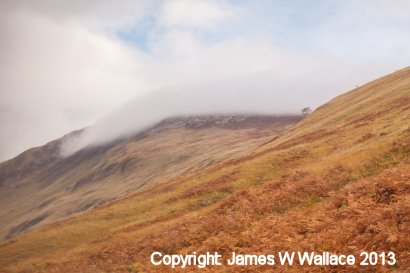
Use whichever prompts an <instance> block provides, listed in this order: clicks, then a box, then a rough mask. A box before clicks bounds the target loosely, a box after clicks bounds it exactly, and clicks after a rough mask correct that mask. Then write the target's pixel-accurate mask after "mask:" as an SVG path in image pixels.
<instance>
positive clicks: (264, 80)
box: [0, 0, 410, 160]
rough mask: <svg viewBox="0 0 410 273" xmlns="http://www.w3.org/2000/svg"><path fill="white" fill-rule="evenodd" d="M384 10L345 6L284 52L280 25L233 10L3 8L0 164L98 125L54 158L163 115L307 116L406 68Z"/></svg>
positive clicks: (403, 20)
mask: <svg viewBox="0 0 410 273" xmlns="http://www.w3.org/2000/svg"><path fill="white" fill-rule="evenodd" d="M388 2H390V1H388ZM388 2H386V1H377V3H375V2H374V1H371V2H366V1H362V2H360V5H359V4H356V2H349V3H350V4H347V7H345V9H341V11H340V13H337V12H336V11H334V12H336V14H331V15H329V16H328V18H327V19H326V20H325V22H321V23H318V25H317V26H315V27H311V28H309V32H306V33H303V31H305V29H302V27H301V30H300V37H301V38H300V39H296V41H297V43H299V44H292V46H288V45H286V43H283V42H280V41H281V40H284V39H285V40H286V39H289V37H287V35H288V36H290V35H291V34H290V30H289V33H288V32H287V31H286V30H287V27H288V26H287V24H289V23H283V22H282V21H281V20H279V21H277V22H276V21H274V20H275V18H276V17H277V16H276V17H275V16H272V18H273V19H271V17H269V18H268V19H267V18H266V17H263V16H262V15H261V14H257V13H255V11H252V9H251V8H249V7H247V6H244V5H234V4H233V3H235V2H228V1H212V0H196V1H189V0H168V1H126V0H124V1H115V2H114V1H108V0H107V1H96V0H88V1H49V0H40V1H28V0H27V1H2V2H1V4H0V10H1V11H0V59H1V62H0V126H1V131H0V160H2V159H3V160H4V159H7V158H10V157H12V156H15V155H16V154H17V153H19V152H21V151H23V150H24V149H27V148H29V147H32V146H34V145H41V144H43V143H45V142H47V141H49V140H51V139H53V138H57V137H60V136H61V135H63V134H65V133H67V132H69V131H72V130H74V129H78V128H82V127H85V126H88V125H90V124H94V123H95V122H97V121H98V122H97V124H96V125H95V126H93V127H91V129H89V130H88V131H87V134H86V135H85V136H84V138H82V139H80V140H78V142H76V143H72V145H71V146H67V147H66V149H65V152H66V153H70V152H73V151H75V150H76V149H78V148H81V147H83V146H84V145H88V144H91V143H103V142H105V141H109V140H112V139H113V138H115V137H117V136H119V135H126V134H130V133H133V132H135V131H137V130H139V129H141V128H144V127H146V126H149V125H151V124H152V123H153V122H156V121H159V120H160V119H162V118H165V117H167V116H170V115H177V114H201V113H222V112H224V113H226V112H236V113H237V112H258V113H273V114H275V113H289V112H297V111H298V110H299V109H301V108H302V107H304V106H307V105H309V106H313V107H315V106H318V105H319V104H321V103H323V102H325V101H326V100H328V99H329V98H331V97H333V96H335V95H337V94H339V93H341V92H343V91H347V90H349V89H351V88H354V87H355V85H359V84H362V83H364V82H366V81H368V80H371V79H373V78H375V77H377V76H381V75H383V74H385V73H388V72H391V71H393V70H395V69H397V68H400V67H402V66H406V65H408V63H407V62H408V61H409V60H410V56H409V53H406V52H404V51H403V50H400V49H403V48H408V46H410V38H408V37H410V35H408V36H406V35H405V34H406V32H408V28H406V26H407V25H408V24H409V22H410V20H409V19H410V18H409V16H406V14H405V13H403V12H401V9H397V8H395V7H392V5H389V4H387V3H388ZM268 3H272V2H269V1H268ZM352 3H354V4H352ZM385 5H388V6H389V7H390V8H385V7H383V6H385ZM301 9H303V7H302V8H301ZM381 9H383V10H387V11H389V12H388V14H386V13H380V10H381ZM361 10H366V12H365V13H361V12H360V11H361ZM275 11H276V10H275V9H273V8H272V11H271V12H272V13H273V14H274V13H275ZM300 12H303V11H300ZM281 15H282V17H283V16H285V15H283V14H281ZM281 19H283V18H281ZM292 19H293V18H292ZM258 20H259V21H258ZM266 20H273V22H267V21H266ZM295 20H296V18H295ZM396 20H397V21H398V22H396ZM255 22H256V23H255ZM351 22H355V28H354V29H352V23H351ZM268 23H272V24H274V25H275V28H274V29H275V30H277V29H282V32H283V33H285V35H284V34H281V35H282V36H280V35H279V34H277V33H276V32H275V31H273V30H271V29H270V28H269V27H268V26H269V24H268ZM251 26H253V28H254V29H253V28H252V27H251ZM255 26H257V27H255ZM371 26H377V27H378V29H379V30H380V32H377V31H376V33H375V31H374V30H372V29H371ZM145 27H146V28H147V29H144V28H145ZM249 27H250V28H251V29H248V28H249ZM349 29H350V30H349ZM283 30H285V31H283ZM118 31H125V32H126V33H128V34H127V35H128V36H127V37H126V39H123V38H122V39H119V38H117V37H118V36H117V35H116V33H118ZM293 31H294V30H293ZM306 31H307V30H306ZM296 34H299V33H296ZM363 34H366V36H365V37H366V41H365V42H366V43H359V42H355V39H356V37H362V36H363ZM138 35H140V36H143V37H142V38H141V37H139V36H138ZM277 35H279V36H277ZM283 35H284V36H283ZM292 35H295V33H293V34H292ZM308 35H310V36H311V40H305V39H308V38H307V36H308ZM136 37H137V38H138V39H137V38H136ZM302 37H303V38H302ZM380 37H388V40H385V39H381V38H380ZM133 39H135V41H134V40H133ZM292 39H294V37H292ZM292 41H293V40H292ZM359 41H360V39H359ZM305 43H306V48H304V46H303V45H304V44H305ZM141 44H144V45H145V47H147V49H144V48H143V46H141ZM361 44H364V45H363V46H361ZM372 44H374V48H376V49H371V48H368V49H367V47H368V46H369V45H372ZM312 45H313V47H312ZM362 52H368V54H367V55H366V54H361V53H362ZM362 55H363V57H361V56H362ZM125 103H127V104H126V105H125V106H122V105H123V104H125ZM109 113H112V114H110V115H109ZM107 115H108V117H106V118H103V117H104V116H107Z"/></svg>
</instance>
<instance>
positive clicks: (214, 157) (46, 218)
mask: <svg viewBox="0 0 410 273" xmlns="http://www.w3.org/2000/svg"><path fill="white" fill-rule="evenodd" d="M298 120H300V117H297V116H288V117H286V116H283V117H270V116H201V117H193V118H171V119H167V120H164V121H163V122H161V123H159V124H158V125H156V126H154V127H153V128H150V129H148V130H146V131H143V132H141V133H139V134H137V135H135V136H133V137H129V138H126V139H119V140H116V141H114V142H112V143H109V144H106V145H104V146H96V147H89V148H86V149H83V150H81V151H79V152H77V153H75V154H73V155H71V156H69V157H61V156H60V155H59V151H60V146H61V145H62V144H63V143H64V142H65V141H70V140H71V139H72V138H73V137H76V136H78V135H79V134H81V131H78V132H74V133H71V134H69V135H67V136H65V137H63V138H62V139H59V140H56V141H53V142H50V143H49V144H47V145H45V146H43V147H39V148H34V149H31V150H29V151H27V152H25V153H23V154H21V155H20V156H18V157H17V158H15V159H12V160H9V161H7V162H4V163H2V164H1V165H0V177H1V179H0V181H1V184H0V208H1V209H0V222H1V223H2V225H1V228H0V235H1V236H5V237H6V238H11V237H12V236H15V235H16V234H18V233H21V232H23V231H25V230H26V229H29V228H32V227H34V226H38V225H39V224H44V223H47V222H52V221H55V220H57V219H61V218H64V217H67V216H70V215H73V214H76V213H78V212H83V211H85V210H88V209H91V208H94V207H97V206H101V205H102V204H104V203H106V202H109V201H112V200H114V199H117V198H119V197H121V196H124V195H127V194H129V193H131V192H133V191H135V190H136V189H139V188H141V187H143V186H146V185H149V184H151V183H155V182H156V181H159V180H161V179H164V178H170V177H173V176H177V175H179V174H182V173H184V172H187V171H191V170H194V169H198V168H201V167H204V166H207V165H210V164H214V163H216V162H219V161H222V160H226V159H229V158H232V157H236V156H239V155H242V154H244V153H246V152H248V151H249V150H251V149H253V148H255V147H256V146H257V145H260V144H261V143H263V142H265V141H266V140H267V139H268V138H267V137H269V136H270V135H272V134H278V133H280V132H282V131H283V130H285V129H286V128H288V127H289V126H292V125H293V124H294V123H295V122H297V121H298Z"/></svg>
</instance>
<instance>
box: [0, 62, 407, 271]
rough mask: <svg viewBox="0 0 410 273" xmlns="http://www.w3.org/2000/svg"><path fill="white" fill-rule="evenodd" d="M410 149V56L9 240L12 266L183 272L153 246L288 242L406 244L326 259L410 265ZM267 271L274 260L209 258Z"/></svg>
mask: <svg viewBox="0 0 410 273" xmlns="http://www.w3.org/2000/svg"><path fill="white" fill-rule="evenodd" d="M409 153H410V69H409V68H406V69H403V70H400V71H397V72H395V73H393V74H391V75H388V76H385V77H383V78H380V79H378V80H376V81H373V82H371V83H369V84H366V85H364V86H362V87H359V88H357V89H355V90H353V91H351V92H348V93H346V94H343V95H341V96H339V97H337V98H335V99H333V100H332V101H330V102H328V103H326V104H325V105H323V106H321V107H320V108H318V109H317V110H316V111H315V112H313V113H312V114H311V115H310V116H308V117H307V118H306V119H304V120H303V121H302V122H300V123H299V124H297V125H296V126H295V127H293V128H292V129H291V130H289V131H287V132H285V133H284V134H281V135H279V136H276V137H273V138H271V139H270V140H268V141H266V142H265V143H264V144H262V145H260V146H259V147H258V148H257V149H256V150H255V151H254V152H253V153H251V154H248V155H244V156H241V157H238V158H235V159H230V160H224V161H223V162H220V163H217V164H214V165H211V166H208V167H204V168H201V169H198V170H195V171H192V172H188V173H185V174H182V175H180V176H178V177H175V178H173V179H170V180H164V181H162V182H160V183H158V184H156V185H152V186H149V187H147V188H145V189H142V190H140V191H138V192H136V193H135V194H133V195H132V196H129V197H127V198H125V199H122V200H119V201H117V202H114V203H112V204H111V205H109V206H105V207H102V208H99V209H95V210H92V211H90V212H87V213H84V214H82V215H78V216H75V217H72V218H69V219H66V220H63V221H59V222H57V223H53V224H50V225H47V226H44V227H42V228H39V229H37V230H34V231H32V232H28V233H26V234H23V235H21V236H19V237H18V238H16V239H15V240H12V241H9V242H7V243H3V244H2V245H0V257H1V258H0V267H1V268H2V271H1V272H171V270H170V269H168V268H164V267H153V266H152V265H150V263H149V256H150V254H151V253H152V251H162V252H165V253H189V252H192V251H196V252H206V251H219V252H221V253H224V254H228V253H230V252H232V251H236V252H239V253H265V254H269V252H272V251H286V250H288V251H330V252H334V253H354V254H357V253H359V252H360V251H363V250H367V251H394V252H396V254H397V259H398V264H397V265H395V266H393V267H387V266H386V267H354V268H346V267H344V268H334V267H319V268H315V269H314V270H316V271H323V272H343V271H346V272H349V271H353V270H354V271H362V272H384V271H399V270H404V269H407V268H410V249H409V245H410V235H409V234H410V222H409V221H410V218H409V215H410V165H409V163H410V159H409ZM274 269H275V272H293V271H311V270H312V268H298V267H292V268H286V267H275V268H274ZM256 271H257V272H261V271H262V272H263V271H266V272H271V271H272V268H269V267H250V268H249V267H248V268H247V267H225V268H223V267H215V268H212V267H211V268H208V269H203V270H201V272H256ZM172 272H197V270H195V268H193V267H192V268H189V269H185V270H183V269H174V270H173V271H172Z"/></svg>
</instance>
